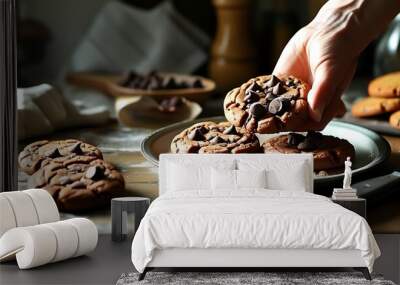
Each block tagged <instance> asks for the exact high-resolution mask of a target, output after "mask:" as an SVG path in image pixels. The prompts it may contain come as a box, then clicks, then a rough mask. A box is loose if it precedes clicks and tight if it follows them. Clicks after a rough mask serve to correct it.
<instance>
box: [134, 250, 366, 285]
mask: <svg viewBox="0 0 400 285" xmlns="http://www.w3.org/2000/svg"><path fill="white" fill-rule="evenodd" d="M338 267H339V268H344V267H347V268H349V267H350V268H353V269H355V270H357V271H361V272H362V273H363V275H364V277H365V278H366V279H367V280H371V275H370V273H369V270H368V268H367V267H366V266H365V262H364V260H363V259H362V257H361V252H360V251H359V250H331V249H237V248H226V249H220V248H218V249H216V248H210V249H197V248H170V249H163V250H156V251H155V252H154V256H153V259H152V261H151V262H150V263H149V264H148V266H147V267H146V268H145V270H144V271H143V272H142V273H141V274H140V275H139V280H143V279H144V277H145V276H146V273H147V272H148V271H150V270H153V269H155V268H232V269H238V271H246V269H248V270H249V269H254V268H257V269H263V268H264V269H265V268H287V269H288V270H289V268H338Z"/></svg>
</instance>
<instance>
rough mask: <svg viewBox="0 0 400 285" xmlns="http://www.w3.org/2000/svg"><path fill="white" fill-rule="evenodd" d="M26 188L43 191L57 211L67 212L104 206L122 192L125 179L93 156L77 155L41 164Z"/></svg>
mask: <svg viewBox="0 0 400 285" xmlns="http://www.w3.org/2000/svg"><path fill="white" fill-rule="evenodd" d="M28 184H29V187H32V188H43V189H46V190H47V191H48V192H49V193H50V194H51V195H52V196H53V198H54V200H55V201H56V204H57V206H58V208H59V210H60V211H70V212H76V211H82V210H89V209H94V208H99V207H103V206H107V205H109V203H110V199H111V198H113V197H117V196H120V195H121V194H122V193H123V190H124V188H125V183H124V178H123V177H122V175H121V174H120V173H119V172H118V171H117V170H116V169H115V168H114V166H112V165H111V164H109V163H107V162H105V161H103V160H101V159H97V158H96V157H94V156H80V155H77V156H73V157H58V158H54V159H52V160H47V161H44V162H43V163H42V167H41V168H40V169H39V170H38V171H36V172H35V173H34V174H33V175H32V176H31V177H30V178H29V180H28Z"/></svg>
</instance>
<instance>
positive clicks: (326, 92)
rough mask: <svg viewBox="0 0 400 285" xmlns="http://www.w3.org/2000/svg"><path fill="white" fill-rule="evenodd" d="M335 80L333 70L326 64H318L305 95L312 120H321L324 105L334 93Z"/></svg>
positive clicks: (330, 99)
mask: <svg viewBox="0 0 400 285" xmlns="http://www.w3.org/2000/svg"><path fill="white" fill-rule="evenodd" d="M335 82H336V81H335V79H334V78H333V72H332V71H331V69H330V67H328V65H327V64H322V65H320V66H318V68H317V70H316V73H315V74H314V81H313V83H312V86H311V89H310V92H308V96H307V101H308V104H309V105H310V116H311V118H313V119H314V121H316V122H320V121H321V119H322V114H323V113H324V111H325V108H326V106H327V105H328V104H329V103H330V102H331V101H332V99H333V97H334V96H335V95H336V94H335V93H336V92H335V89H336V85H335Z"/></svg>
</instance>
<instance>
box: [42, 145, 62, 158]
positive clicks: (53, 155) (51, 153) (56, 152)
mask: <svg viewBox="0 0 400 285" xmlns="http://www.w3.org/2000/svg"><path fill="white" fill-rule="evenodd" d="M45 155H46V156H47V157H50V158H57V157H60V156H62V155H61V153H60V151H59V150H58V148H57V147H55V148H52V149H50V150H48V151H46V152H45Z"/></svg>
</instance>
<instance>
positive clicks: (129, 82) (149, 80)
mask: <svg viewBox="0 0 400 285" xmlns="http://www.w3.org/2000/svg"><path fill="white" fill-rule="evenodd" d="M120 85H121V86H123V87H128V88H133V89H143V90H168V89H184V88H204V84H203V82H202V81H201V80H200V79H199V78H197V79H195V80H194V81H189V80H179V81H178V79H177V78H176V77H173V76H168V77H166V76H164V75H162V74H160V73H158V72H156V71H152V72H150V73H148V74H146V75H140V74H137V73H136V72H134V71H130V72H129V73H128V74H127V76H126V77H125V78H124V79H123V80H122V81H121V82H120Z"/></svg>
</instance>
